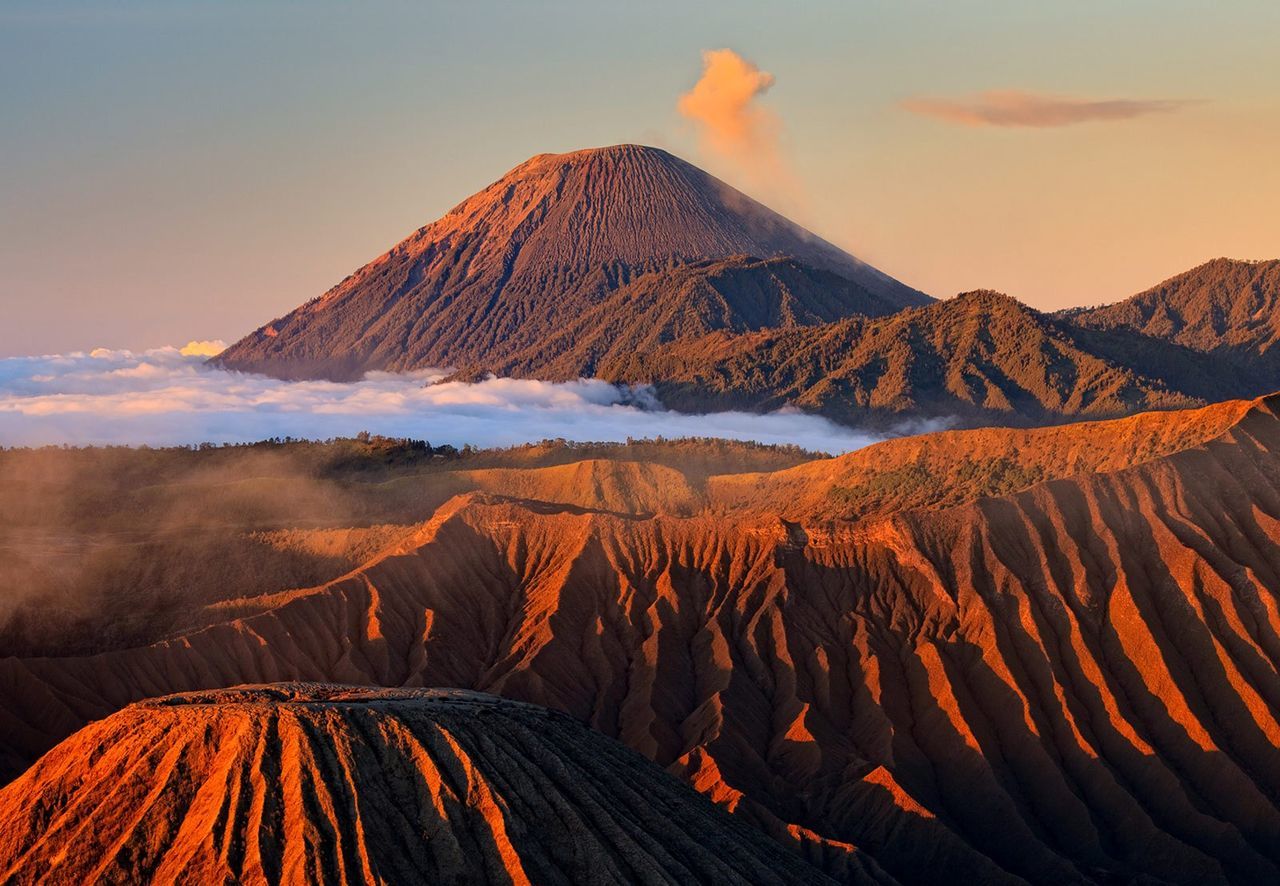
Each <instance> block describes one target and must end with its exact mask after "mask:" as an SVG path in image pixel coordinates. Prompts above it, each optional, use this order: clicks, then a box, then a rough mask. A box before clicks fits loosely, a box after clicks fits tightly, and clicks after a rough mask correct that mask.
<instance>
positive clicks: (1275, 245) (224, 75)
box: [0, 0, 1280, 356]
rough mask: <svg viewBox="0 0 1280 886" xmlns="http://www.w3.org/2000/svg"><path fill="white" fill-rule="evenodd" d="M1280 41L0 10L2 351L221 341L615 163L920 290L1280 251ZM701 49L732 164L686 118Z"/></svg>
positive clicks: (954, 12) (1044, 282) (1245, 29)
mask: <svg viewBox="0 0 1280 886" xmlns="http://www.w3.org/2000/svg"><path fill="white" fill-rule="evenodd" d="M1277 45H1280V3H1276V2H1274V0H1219V2H1191V0H1107V2H1101V0H1080V2H1075V3H1049V2H1036V3H1027V2H1024V0H1018V2H1012V0H1011V2H1000V0H951V2H945V3H943V2H935V3H923V2H912V0H856V2H835V0H827V2H808V3H805V4H793V3H782V2H775V3H760V2H750V0H746V2H733V3H729V2H722V3H714V2H706V3H697V4H691V3H688V2H679V3H674V2H665V0H653V2H645V3H634V2H608V0H604V2H601V0H592V2H510V3H494V2H487V0H467V2H462V0H459V2H436V3H409V2H367V3H360V4H346V3H329V2H324V0H316V2H307V3H301V2H237V0H226V2H212V0H209V2H174V0H165V2H113V3H105V2H100V3H89V2H78V3H76V2H61V0H43V2H27V0H7V2H5V3H3V4H2V5H0V120H3V121H4V122H3V125H0V356H20V355H35V354H69V353H71V352H73V351H83V352H86V353H87V352H89V351H90V350H92V349H95V348H108V349H133V350H134V351H138V352H141V351H144V350H146V349H153V348H159V347H162V346H166V345H174V344H180V343H181V342H185V341H187V340H189V339H224V340H227V341H233V340H235V339H237V338H239V337H240V336H241V335H243V334H245V333H246V332H248V331H249V330H251V329H254V328H256V327H257V326H259V325H261V324H262V323H264V322H266V321H267V320H270V319H272V318H274V317H277V316H279V315H281V314H283V313H284V312H286V311H287V310H289V309H291V308H292V307H294V306H296V305H298V304H300V303H302V302H304V301H306V300H307V299H309V298H312V297H314V296H316V295H318V294H320V293H321V292H323V291H324V290H325V289H327V288H328V287H329V286H331V285H332V284H334V283H335V282H337V281H338V280H340V279H341V278H342V277H344V276H345V275H346V274H347V273H349V272H350V271H352V270H354V269H355V268H356V267H358V266H359V265H361V264H363V263H364V262H365V261H367V260H369V259H371V258H373V257H374V256H376V255H378V254H380V253H381V252H383V251H384V250H385V249H387V248H388V247H389V246H390V245H392V244H393V243H395V242H396V241H398V240H399V239H401V238H402V237H404V236H405V235H407V234H408V233H409V232H411V231H412V230H414V229H415V228H417V227H419V226H421V225H423V224H425V223H426V222H428V221H431V220H433V219H434V218H436V217H438V216H440V215H441V214H442V213H444V212H445V211H447V210H448V209H449V208H450V207H451V206H453V205H455V204H456V203H458V202H459V201H460V200H462V199H463V198H464V197H466V196H468V195H469V194H471V193H473V192H474V191H476V190H479V189H480V188H482V187H483V186H484V185H486V184H488V183H489V182H491V181H493V180H495V179H496V178H498V177H499V176H501V175H502V174H503V173H504V172H505V171H506V170H508V169H509V168H511V167H512V166H514V165H516V164H517V163H519V162H521V161H522V160H524V159H525V158H527V157H528V156H530V155H532V154H535V153H541V152H547V151H566V150H573V149H577V148H581V147H587V146H595V145H604V144H613V143H619V142H641V143H647V144H654V145H658V146H661V147H665V148H668V149H669V150H672V151H674V152H675V153H677V154H679V155H680V156H683V157H685V158H687V159H689V160H691V161H693V162H695V163H697V164H699V165H702V166H704V167H705V168H707V169H709V170H710V171H712V172H714V173H716V174H718V175H721V176H722V177H724V178H726V179H727V180H728V181H730V182H731V183H734V184H737V185H739V186H742V187H743V188H744V189H745V190H748V191H750V192H752V193H755V194H758V195H759V196H762V197H764V198H765V200H766V202H769V203H772V204H774V205H775V206H776V207H777V208H779V209H781V210H783V211H784V212H786V213H788V214H790V215H791V216H792V217H794V218H795V219H796V220H797V221H800V222H801V223H803V224H805V225H806V226H807V227H809V228H811V229H812V230H814V231H815V232H817V233H819V234H821V235H823V236H825V237H827V238H828V239H830V240H832V241H833V242H835V243H837V244H838V245H840V246H842V247H844V248H846V249H848V250H850V251H851V252H853V253H854V254H856V255H858V256H859V257H861V258H863V259H865V260H867V261H870V262H872V263H873V264H875V265H877V266H878V267H880V268H882V269H883V270H885V271H886V272H888V273H890V274H892V275H894V276H896V277H898V278H899V279H901V280H903V281H905V282H907V283H909V284H911V285H914V286H916V287H918V288H921V289H923V290H925V291H927V292H929V293H930V294H932V295H936V296H940V297H945V296H948V295H952V294H954V293H956V292H960V291H965V290H969V289H974V288H994V289H999V290H1002V291H1005V292H1008V293H1010V294H1011V295H1014V296H1016V297H1018V298H1020V299H1022V300H1023V301H1025V302H1028V303H1029V304H1031V305H1033V306H1035V307H1038V308H1042V309H1056V308H1060V307H1066V306H1070V305H1076V304H1097V303H1101V302H1107V301H1114V300H1117V299H1119V298H1122V297H1124V296H1126V295H1129V294H1132V293H1133V292H1136V291H1138V290H1140V289H1143V288H1146V287H1147V286H1150V285H1154V284H1155V283H1157V282H1159V281H1160V280H1162V279H1164V278H1166V277H1169V276H1171V275H1173V274H1175V273H1178V272H1180V271H1183V270H1186V269H1188V268H1190V267H1192V266H1194V265H1196V264H1198V263H1200V262H1203V261H1205V260H1208V259H1210V258H1213V257H1217V256H1223V255H1225V256H1230V257H1234V258H1253V259H1256V258H1275V257H1280V220H1278V218H1277V213H1276V207H1277V206H1280V163H1277V162H1276V158H1277V157H1280V52H1276V46H1277ZM721 49H730V50H732V51H733V59H739V60H741V61H742V62H743V65H744V67H743V69H742V70H744V71H747V72H748V73H752V72H754V73H752V76H753V77H754V79H753V80H752V81H751V82H752V83H753V84H754V86H753V87H752V88H751V90H750V91H749V94H746V95H745V97H742V99H741V100H742V102H744V103H745V104H744V105H743V107H744V108H745V109H746V112H748V113H750V114H752V115H754V116H753V117H752V119H753V120H754V121H755V122H754V123H753V124H752V125H753V126H757V128H758V130H759V131H758V133H757V135H759V138H760V141H759V142H758V143H757V144H756V147H755V148H753V149H752V151H753V152H754V153H752V152H746V153H739V154H735V153H734V152H733V151H731V150H726V149H725V145H724V144H721V143H718V142H717V140H716V139H715V138H714V137H713V136H714V134H715V133H714V132H711V131H709V130H708V128H707V120H708V119H710V118H709V117H708V116H707V115H706V112H705V105H706V103H705V102H704V101H702V99H704V98H705V96H703V95H701V94H699V95H697V96H695V97H694V98H692V99H687V100H683V101H682V96H686V95H689V94H691V92H693V91H694V90H695V84H697V83H699V78H700V77H702V76H703V75H704V74H705V73H706V71H705V70H704V64H706V63H707V59H708V56H706V55H704V54H705V53H707V52H708V51H714V50H721ZM720 58H721V60H722V61H725V60H729V61H732V59H729V57H728V56H723V57H720ZM713 110H714V109H713ZM761 144H763V145H764V147H763V148H762V147H760V145H761ZM762 150H763V151H765V152H766V153H768V154H769V156H768V158H767V162H763V163H762V162H758V161H759V160H760V151H762ZM748 154H750V156H748Z"/></svg>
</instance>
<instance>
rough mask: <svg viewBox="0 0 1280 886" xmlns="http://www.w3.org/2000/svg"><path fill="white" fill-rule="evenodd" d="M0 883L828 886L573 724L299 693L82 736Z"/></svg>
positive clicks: (29, 804)
mask: <svg viewBox="0 0 1280 886" xmlns="http://www.w3.org/2000/svg"><path fill="white" fill-rule="evenodd" d="M861 879H862V881H863V882H867V883H873V882H875V880H874V879H873V878H872V877H871V876H867V877H865V878H861ZM0 880H3V882H5V883H11V884H23V883H37V882H38V883H81V882H144V881H145V882H163V883H262V884H267V883H280V882H285V883H335V884H346V883H352V884H355V883H361V884H363V883H410V882H430V883H530V882H535V883H587V882H591V883H635V882H652V883H658V882H665V883H691V882H703V883H741V884H756V883H769V884H777V886H782V884H792V883H814V884H818V883H834V881H832V880H830V879H829V878H827V877H825V876H823V875H822V874H821V873H820V872H818V871H817V870H815V869H814V868H812V867H810V866H809V865H807V864H806V863H805V862H804V861H803V860H801V859H800V858H798V857H796V856H794V855H792V854H790V853H787V852H786V851H785V850H783V849H782V848H781V847H779V846H777V845H776V844H774V843H772V842H771V841H769V840H765V839H763V838H761V837H760V836H759V835H758V834H757V833H755V832H753V831H752V830H751V829H749V828H747V827H746V826H745V825H743V824H742V823H741V822H737V821H734V820H733V819H732V817H731V816H729V815H727V814H725V813H724V812H723V811H722V810H720V809H718V808H716V806H715V805H714V804H712V803H711V802H710V801H708V800H706V799H705V798H703V797H700V796H698V794H697V793H695V792H694V791H692V790H691V789H690V788H688V787H687V786H686V785H684V784H682V783H680V782H679V781H678V780H677V779H675V778H673V777H672V776H670V775H668V774H667V773H664V772H663V771H662V770H660V769H658V768H657V767H656V766H654V765H653V764H652V763H650V762H649V761H647V760H645V759H644V758H643V757H641V756H639V755H638V754H636V753H635V752H633V751H630V750H627V749H626V748H624V747H622V746H621V745H619V744H618V743H616V742H614V741H611V740H609V739H607V738H605V737H604V736H602V735H600V734H599V733H596V732H594V731H592V730H590V729H588V728H586V727H585V726H583V725H581V724H580V723H578V722H576V721H575V720H573V719H572V718H570V717H567V716H565V715H564V714H557V713H554V712H552V711H548V710H545V709H543V708H537V707H534V706H532V705H527V704H520V703H518V702H512V701H505V700H502V699H498V698H494V697H493V696H488V695H482V694H479V693H474V692H462V691H456V690H428V689H364V688H357V687H351V686H334V685H318V684H298V683H284V684H276V685H268V686H243V687H237V688H234V689H225V690H220V691H213V692H200V693H189V694H185V695H170V696H167V697H164V698H158V699H154V700H151V701H146V702H141V703H139V704H135V705H131V706H129V707H128V708H125V709H124V710H123V711H120V712H119V713H116V714H113V715H112V716H110V717H108V718H107V719H106V720H102V721H99V722H97V723H94V724H91V725H89V726H87V727H85V728H84V729H83V730H81V731H80V732H78V733H77V734H76V735H74V736H72V737H71V738H69V739H67V740H66V741H65V742H63V743H62V744H61V745H59V746H58V747H57V748H55V749H54V750H53V751H51V752H50V753H49V754H47V755H46V756H45V757H44V758H43V759H41V761H40V762H39V763H38V764H36V765H35V766H34V767H33V768H32V769H31V770H30V771H29V772H28V773H27V774H26V775H25V776H23V777H22V778H21V779H19V780H18V781H17V782H14V783H13V784H11V785H9V786H8V787H7V788H6V789H4V790H3V791H0Z"/></svg>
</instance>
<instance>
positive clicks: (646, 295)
mask: <svg viewBox="0 0 1280 886" xmlns="http://www.w3.org/2000/svg"><path fill="white" fill-rule="evenodd" d="M900 307H901V305H900V304H899V303H897V302H894V301H893V300H891V299H888V298H885V297H882V296H878V295H875V294H873V293H872V292H869V291H868V290H866V289H864V288H862V287H861V286H859V285H858V284H856V283H853V282H851V281H849V280H846V279H844V278H843V277H840V276H839V275H837V274H833V273H831V272H830V271H823V270H819V269H817V268H814V267H810V266H808V265H804V264H801V263H800V262H798V261H796V260H795V259H791V258H774V259H767V260H762V259H756V258H750V257H745V256H740V257H734V258H729V259H720V260H715V261H708V262H696V263H694V264H691V265H682V266H680V267H676V268H672V269H671V270H668V271H657V272H654V273H651V274H645V275H643V276H641V277H639V278H637V279H636V280H635V281H634V282H632V283H630V284H629V285H627V286H624V287H622V288H621V289H619V290H618V291H617V292H615V293H613V294H612V295H610V296H609V297H608V298H606V299H605V300H604V301H602V302H601V303H600V304H598V305H596V306H594V307H592V308H590V309H588V310H587V311H586V312H585V313H583V314H582V316H581V317H578V318H575V319H573V320H572V321H571V322H569V323H568V324H567V325H566V326H565V327H564V328H563V329H562V330H559V331H557V332H554V333H553V334H551V335H549V336H548V337H547V338H546V339H544V340H542V341H539V342H538V343H536V344H534V345H532V346H530V347H529V348H527V349H525V350H524V351H521V352H520V353H518V354H515V355H514V356H511V357H510V358H509V359H504V360H497V361H487V362H484V363H483V364H482V365H481V366H480V367H479V368H472V369H470V370H469V371H468V374H469V375H472V376H475V375H477V374H479V373H480V370H481V369H483V370H487V371H492V372H494V373H496V374H498V375H516V376H533V377H536V378H544V379H574V378H579V377H583V378H590V377H591V376H594V375H595V374H596V369H597V367H599V366H601V365H610V364H614V363H617V362H618V361H619V360H622V359H625V358H627V357H630V356H631V355H633V354H637V353H648V352H650V351H652V350H653V349H654V348H657V347H659V346H660V345H662V344H665V343H667V342H670V341H676V340H680V339H688V338H696V337H698V336H702V335H706V334H707V333H710V332H716V331H725V332H731V333H737V332H754V331H758V330H761V329H775V328H776V329H792V328H796V327H803V326H814V325H818V324H821V323H826V322H830V321H833V320H839V319H841V318H843V317H848V316H849V315H850V314H854V313H856V314H862V315H866V316H868V317H879V316H883V315H886V314H891V313H893V312H895V311H897V310H898V309H899V308H900Z"/></svg>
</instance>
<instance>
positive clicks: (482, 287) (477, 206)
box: [216, 145, 930, 380]
mask: <svg viewBox="0 0 1280 886" xmlns="http://www.w3.org/2000/svg"><path fill="white" fill-rule="evenodd" d="M733 256H754V257H756V258H758V259H769V258H776V257H787V258H790V259H793V260H795V261H796V262H798V263H800V264H803V265H807V266H809V267H811V268H813V269H816V270H820V271H825V272H829V273H831V274H834V275H838V276H839V277H841V278H844V280H843V281H833V291H832V292H831V293H830V294H829V295H826V296H823V297H821V299H820V302H821V304H820V306H818V307H819V310H818V313H817V314H815V315H814V316H818V317H821V318H823V319H827V318H829V317H830V316H831V315H832V314H833V313H838V314H839V315H840V316H846V315H848V314H851V313H860V312H863V311H880V310H883V309H884V307H885V305H889V306H892V307H902V306H907V305H919V304H925V303H927V302H928V301H929V300H930V299H929V298H928V297H927V296H925V295H923V294H922V293H919V292H917V291H915V290H914V289H911V288H909V287H907V286H904V285H903V284H901V283H899V282H897V281H896V280H893V279H892V278H890V277H888V276H887V275H885V274H883V273H882V272H880V271H878V270H876V269H874V268H872V267H870V266H869V265H867V264H865V263H863V262H861V261H859V260H858V259H856V258H854V257H853V256H851V255H849V254H847V253H845V252H843V251H841V250H839V249H837V248H836V247H834V246H832V245H831V244H830V243H827V242H826V241H824V240H821V239H819V238H818V237H816V236H814V235H813V234H811V233H809V232H808V231H805V230H804V229H803V228H800V227H799V226H798V225H795V224H793V223H792V222H790V221H788V220H786V219H785V218H783V217H782V216H780V215H778V214H777V213H775V212H773V211H772V210H769V209H767V208H765V207H764V206H762V205H760V204H759V203H757V202H755V201H754V200H752V199H751V198H749V197H747V196H746V195H744V194H742V193H741V192H739V191H736V190H734V189H733V188H731V187H729V186H728V185H726V184H724V183H723V182H721V181H719V180H718V179H715V178H713V177H712V176H710V175H708V174H707V173H705V172H703V171H702V170H700V169H698V168H696V167H694V166H691V165H690V164H688V163H686V162H684V161H683V160H680V159H678V158H676V157H674V156H672V155H671V154H669V153H667V152H666V151H662V150H659V149H657V148H647V147H641V146H638V145H618V146H614V147H609V148H598V149H593V150H585V151H577V152H574V153H569V154H542V155H539V156H536V157H533V158H532V159H530V160H528V161H526V162H524V163H522V164H521V165H519V166H517V167H516V168H515V169H513V170H511V171H510V172H509V173H507V174H506V175H505V176H503V177H502V178H501V179H499V180H498V181H496V182H494V183H493V184H492V185H490V186H489V187H487V188H485V189H484V190H483V191H481V192H479V193H478V194H475V195H474V196H472V197H470V198H468V199H467V200H465V201H463V202H462V203H461V204H459V205H458V206H456V207H455V208H454V209H452V210H451V211H450V212H449V213H447V214H446V215H445V216H444V217H443V218H441V219H439V220H437V221H435V222H433V223H431V224H429V225H427V226H426V227H423V228H421V229H419V230H418V231H417V232H416V233H414V234H413V235H412V236H410V237H409V238H407V239H405V240H404V241H402V242H401V243H399V244H398V245H396V246H395V247H393V248H392V249H391V250H390V251H389V252H387V253H386V254H384V255H382V256H380V257H379V258H377V259H374V260H373V261H372V262H370V263H369V264H367V265H365V266H364V267H362V268H360V269H359V270H358V271H356V272H355V273H354V274H352V275H350V276H349V277H347V278H346V279H345V280H343V281H342V282H341V283H339V284H338V285H337V286H335V287H333V288H332V289H331V290H329V291H328V292H327V293H325V294H324V295H323V296H321V297H319V298H317V299H314V300H312V301H311V302H308V303H307V304H305V305H303V306H302V307H300V308H298V309H296V310H294V311H292V312H291V313H289V314H287V315H285V316H284V317H282V318H280V319H278V320H275V321H272V322H271V323H269V324H267V325H266V326H263V327H262V328H260V329H258V330H257V331H256V332H254V333H252V334H250V335H249V336H247V337H246V338H244V339H242V340H241V341H239V342H237V343H236V344H234V345H232V346H231V347H230V348H229V349H227V350H226V351H225V352H223V353H222V354H221V355H220V356H219V357H217V358H216V362H217V363H218V364H220V365H223V366H226V367H229V368H232V369H240V370H248V371H255V372H265V373H268V374H271V375H277V376H281V377H287V378H303V377H327V378H333V379H339V380H343V379H352V378H357V377H359V376H360V375H361V374H362V373H364V372H366V371H369V370H375V369H376V370H394V371H399V370H409V369H416V368H421V367H426V366H436V367H440V366H463V365H467V364H471V363H479V364H484V365H488V364H491V363H495V362H501V361H502V360H503V359H504V358H507V357H510V356H513V355H515V354H518V353H521V352H524V351H527V350H529V349H531V348H532V349H537V348H538V347H539V346H540V345H541V344H542V343H543V342H545V341H547V340H548V339H550V338H552V337H553V336H555V335H556V334H557V333H559V332H561V331H562V330H563V329H564V327H566V326H568V325H570V324H572V323H574V322H577V321H579V320H580V319H581V318H582V317H583V315H584V314H586V313H587V312H588V311H589V310H590V309H591V308H593V307H595V306H596V305H598V304H599V303H600V302H601V301H602V300H604V299H605V298H606V297H607V296H608V295H609V294H610V293H613V292H615V291H616V290H618V289H620V288H622V287H625V286H626V285H627V284H630V283H632V282H633V281H636V280H637V279H638V278H640V277H641V276H642V275H645V274H651V273H660V274H663V273H668V272H670V271H672V270H673V269H674V268H677V267H679V266H681V265H685V264H689V263H693V262H705V261H708V260H714V259H728V258H731V257H733ZM678 282H684V281H678ZM767 289H768V287H765V288H764V289H763V290H762V288H761V287H760V286H755V287H753V288H752V292H751V294H750V296H749V297H752V296H756V295H759V294H761V293H762V292H764V294H765V295H766V296H769V295H770V293H769V292H768V291H767ZM680 297H681V292H680V290H679V289H678V288H677V290H675V291H674V292H672V293H669V294H666V293H664V294H661V297H660V298H659V301H660V302H661V304H660V305H659V306H658V307H657V310H658V312H659V313H660V314H666V315H670V314H671V313H673V312H678V311H679V310H680V305H679V304H678V300H679V298H680ZM771 297H773V298H774V299H775V301H776V303H775V304H773V305H757V304H752V305H746V306H744V308H743V310H744V311H746V312H747V313H748V315H750V314H753V313H754V314H756V315H757V316H766V317H782V316H786V315H787V314H788V313H789V312H790V313H791V316H792V317H793V318H796V317H802V316H809V314H810V312H811V310H812V309H813V308H814V307H815V305H813V304H808V305H805V304H801V305H798V306H796V305H792V304H791V303H790V302H789V301H788V300H787V299H785V298H782V293H780V292H779V291H778V290H777V288H776V287H774V290H773V292H772V294H771ZM730 306H731V307H732V305H730ZM797 308H798V309H799V314H797V313H796V309H797ZM690 310H694V311H696V310H697V309H696V308H691V309H690ZM731 313H732V312H731ZM639 319H640V318H637V320H639ZM741 322H742V323H744V324H746V325H750V323H751V320H750V316H748V317H747V318H744V319H743V320H742V321H741Z"/></svg>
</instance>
